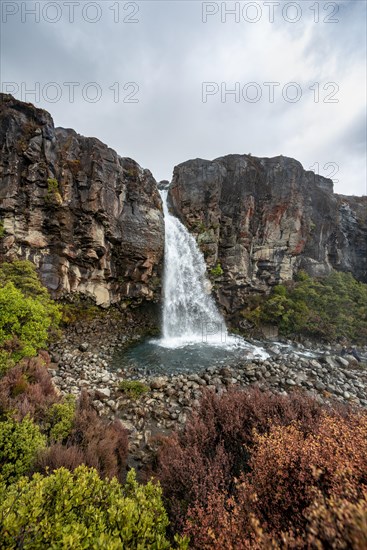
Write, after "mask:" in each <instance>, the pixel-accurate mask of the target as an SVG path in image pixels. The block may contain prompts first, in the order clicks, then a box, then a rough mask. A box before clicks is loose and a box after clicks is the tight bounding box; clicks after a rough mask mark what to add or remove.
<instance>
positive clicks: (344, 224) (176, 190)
mask: <svg viewBox="0 0 367 550" xmlns="http://www.w3.org/2000/svg"><path fill="white" fill-rule="evenodd" d="M169 200H170V204H171V206H172V209H173V211H174V212H175V213H176V215H178V216H179V218H180V219H181V220H182V222H183V223H184V224H185V225H186V226H187V227H188V228H189V230H190V231H191V232H193V233H194V234H195V235H196V237H197V241H198V243H199V244H200V246H201V248H202V250H203V252H204V255H205V257H206V261H207V263H208V266H209V270H211V278H212V280H213V283H214V291H215V293H216V296H217V300H218V302H219V303H220V304H221V306H222V308H223V310H224V312H226V313H227V314H233V313H235V312H236V311H237V310H238V309H240V308H241V306H242V304H243V303H244V302H245V301H246V296H247V295H248V294H249V293H253V292H259V291H260V292H266V291H268V290H269V289H270V288H271V286H272V285H275V284H277V283H279V282H283V281H287V280H289V279H292V278H293V276H294V275H295V273H296V272H297V271H298V270H299V269H305V270H306V271H307V272H308V273H310V274H311V275H313V276H322V275H326V274H328V273H329V272H330V271H331V270H332V269H337V270H342V271H350V272H352V273H353V275H354V276H355V277H356V278H357V279H359V280H361V281H364V282H367V197H346V196H338V195H336V194H334V193H333V183H332V181H331V180H329V179H326V178H323V177H321V176H317V175H315V174H314V173H313V172H310V171H306V170H304V169H303V167H302V165H301V164H300V163H299V162H297V161H296V160H294V159H291V158H287V157H283V156H279V157H275V158H256V157H252V156H251V155H229V156H226V157H222V158H218V159H216V160H214V161H206V160H202V159H196V160H191V161H188V162H185V163H183V164H180V165H179V166H177V167H176V168H175V170H174V176H173V181H172V183H171V186H170V192H169Z"/></svg>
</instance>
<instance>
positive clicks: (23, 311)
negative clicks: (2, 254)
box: [0, 261, 61, 372]
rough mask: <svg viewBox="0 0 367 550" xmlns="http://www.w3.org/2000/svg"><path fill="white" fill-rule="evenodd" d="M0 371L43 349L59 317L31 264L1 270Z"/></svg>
mask: <svg viewBox="0 0 367 550" xmlns="http://www.w3.org/2000/svg"><path fill="white" fill-rule="evenodd" d="M0 309H1V313H2V314H1V317H0V371H1V372H4V371H6V369H7V368H9V367H11V366H12V365H13V364H14V363H15V362H17V361H19V360H20V359H22V358H23V357H32V356H34V355H36V353H37V351H38V350H39V349H40V348H42V347H45V346H46V344H47V341H48V338H49V332H50V328H51V327H56V326H57V325H58V323H59V321H60V318H61V315H60V311H59V308H58V306H57V305H56V304H54V302H53V301H52V300H51V298H50V296H49V294H48V292H47V290H46V289H45V288H44V287H43V286H42V285H41V283H40V281H39V279H38V277H37V273H36V270H35V267H34V266H33V264H31V263H30V262H23V261H18V262H14V263H13V264H9V263H4V264H2V265H1V268H0Z"/></svg>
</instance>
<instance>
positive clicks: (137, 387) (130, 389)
mask: <svg viewBox="0 0 367 550" xmlns="http://www.w3.org/2000/svg"><path fill="white" fill-rule="evenodd" d="M119 390H120V391H122V392H124V393H126V394H127V395H128V396H129V397H132V398H134V399H136V398H138V397H140V396H141V395H143V394H144V393H147V391H149V387H148V386H146V385H145V384H143V383H142V382H139V381H138V380H122V381H121V382H120V384H119Z"/></svg>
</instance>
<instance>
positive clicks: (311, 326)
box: [242, 272, 367, 342]
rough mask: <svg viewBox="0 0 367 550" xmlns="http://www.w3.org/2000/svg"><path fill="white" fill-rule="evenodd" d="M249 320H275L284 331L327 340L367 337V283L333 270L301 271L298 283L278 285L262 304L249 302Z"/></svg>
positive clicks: (361, 340) (282, 332)
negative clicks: (319, 274) (321, 274)
mask: <svg viewBox="0 0 367 550" xmlns="http://www.w3.org/2000/svg"><path fill="white" fill-rule="evenodd" d="M242 313H243V315H244V317H246V319H248V320H250V321H252V322H253V323H255V324H256V325H259V324H262V323H271V324H275V325H277V326H278V327H279V331H280V333H281V334H283V335H285V336H294V335H296V334H299V333H301V334H305V335H307V336H314V337H318V338H324V339H327V340H334V339H343V338H346V339H348V340H350V341H355V342H359V341H360V342H364V341H365V340H366V338H367V285H366V284H363V283H360V282H358V281H356V280H355V279H354V278H353V276H352V275H351V274H350V273H338V272H333V273H332V274H331V275H329V276H328V277H325V278H323V279H312V278H311V277H309V276H308V275H307V274H306V273H304V272H300V273H299V274H298V276H297V280H296V281H295V282H289V283H287V284H284V285H279V286H276V287H274V289H273V292H272V294H271V295H270V296H269V297H268V298H266V299H264V300H263V301H262V303H261V304H257V305H256V306H255V307H252V306H251V304H248V307H247V309H244V310H243V312H242Z"/></svg>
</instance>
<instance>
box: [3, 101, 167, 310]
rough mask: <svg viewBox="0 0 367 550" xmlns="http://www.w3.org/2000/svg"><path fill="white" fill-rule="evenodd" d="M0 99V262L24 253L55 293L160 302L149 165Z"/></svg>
mask: <svg viewBox="0 0 367 550" xmlns="http://www.w3.org/2000/svg"><path fill="white" fill-rule="evenodd" d="M0 99H1V103H0V224H1V225H0V229H1V232H0V236H2V238H1V239H0V260H3V261H4V260H6V259H14V258H27V259H30V260H32V261H33V262H34V263H35V264H36V265H37V267H38V269H39V272H40V275H41V278H42V280H43V282H44V284H45V285H46V286H47V287H48V288H49V289H50V290H51V291H52V293H53V295H54V296H55V297H60V296H63V295H67V294H69V293H74V292H79V293H81V294H84V295H88V296H90V297H92V298H93V299H94V300H95V301H96V303H97V304H99V305H103V306H108V305H109V304H110V303H113V302H119V301H120V300H126V299H128V300H132V301H134V302H136V303H140V302H141V301H143V300H148V301H155V300H158V299H159V296H160V279H159V276H160V270H161V265H162V257H163V247H164V222H163V215H162V208H161V200H160V197H159V193H158V190H157V186H156V182H155V180H154V178H153V176H152V174H151V173H150V172H149V170H143V169H142V168H141V167H140V166H139V165H138V164H137V163H136V162H135V161H133V160H131V159H129V158H121V157H119V156H118V155H117V154H116V153H115V151H113V150H112V149H109V148H108V147H107V146H106V145H104V144H103V143H101V142H100V141H99V140H98V139H95V138H85V137H83V136H80V135H79V134H77V133H76V132H75V131H74V130H66V129H63V128H55V127H54V124H53V120H52V118H51V116H50V115H49V114H48V113H47V112H46V111H43V110H41V109H36V108H35V107H34V106H33V105H31V104H26V103H22V102H19V101H17V100H15V99H14V98H13V97H12V96H9V95H2V96H1V98H0Z"/></svg>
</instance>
